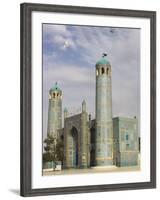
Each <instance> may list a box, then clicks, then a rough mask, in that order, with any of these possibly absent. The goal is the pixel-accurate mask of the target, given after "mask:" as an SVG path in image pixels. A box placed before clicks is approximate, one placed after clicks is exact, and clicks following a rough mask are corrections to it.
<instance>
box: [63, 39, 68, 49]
mask: <svg viewBox="0 0 160 200" xmlns="http://www.w3.org/2000/svg"><path fill="white" fill-rule="evenodd" d="M68 47H69V42H68V41H67V40H66V41H65V42H64V45H63V48H64V49H66V48H68Z"/></svg>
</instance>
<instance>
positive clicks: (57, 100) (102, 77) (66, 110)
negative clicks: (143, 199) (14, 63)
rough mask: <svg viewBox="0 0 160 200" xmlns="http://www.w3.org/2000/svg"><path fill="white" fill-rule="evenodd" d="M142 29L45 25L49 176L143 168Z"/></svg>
mask: <svg viewBox="0 0 160 200" xmlns="http://www.w3.org/2000/svg"><path fill="white" fill-rule="evenodd" d="M140 31H141V30H140V29H138V28H127V27H126V28H121V27H106V26H105V27H102V26H80V25H61V24H42V76H43V77H42V80H43V81H42V99H43V107H42V109H43V112H42V113H43V116H42V118H43V131H42V132H43V144H42V147H43V148H42V149H43V151H42V160H43V169H42V174H43V175H49V176H50V175H72V174H80V173H101V172H103V173H104V172H105V173H109V172H125V171H127V172H130V171H137V170H140V161H141V158H140V155H141V153H140V143H141V137H140V135H141V134H140Z"/></svg>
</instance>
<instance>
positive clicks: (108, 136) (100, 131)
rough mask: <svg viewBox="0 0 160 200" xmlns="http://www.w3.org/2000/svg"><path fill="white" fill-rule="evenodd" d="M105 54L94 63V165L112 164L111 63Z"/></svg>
mask: <svg viewBox="0 0 160 200" xmlns="http://www.w3.org/2000/svg"><path fill="white" fill-rule="evenodd" d="M105 56H107V54H103V56H102V58H101V59H100V60H99V61H98V62H97V63H96V138H95V139H96V140H95V145H96V150H95V160H96V166H108V165H113V125H112V86H111V65H110V63H109V61H108V60H107V59H106V58H105Z"/></svg>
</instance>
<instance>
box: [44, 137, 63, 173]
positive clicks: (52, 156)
mask: <svg viewBox="0 0 160 200" xmlns="http://www.w3.org/2000/svg"><path fill="white" fill-rule="evenodd" d="M44 144H45V146H44V150H45V152H44V153H43V162H44V163H45V162H53V163H54V165H53V169H54V170H55V168H56V164H57V163H56V161H61V162H63V154H64V153H63V141H62V140H61V139H56V138H55V137H53V136H52V135H48V136H47V138H46V139H45V140H44Z"/></svg>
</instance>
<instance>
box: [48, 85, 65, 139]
mask: <svg viewBox="0 0 160 200" xmlns="http://www.w3.org/2000/svg"><path fill="white" fill-rule="evenodd" d="M61 128H62V91H61V89H60V88H59V87H58V84H57V83H55V85H54V86H53V87H52V88H51V89H50V90H49V108H48V129H47V134H48V135H52V136H54V137H55V138H58V134H57V130H58V129H61Z"/></svg>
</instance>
